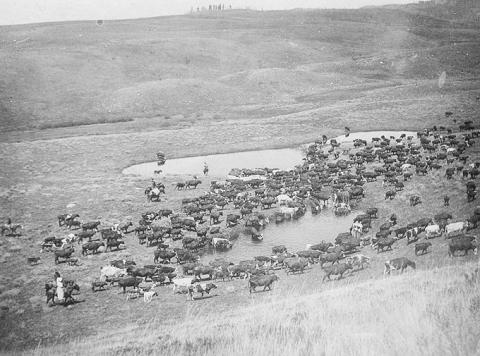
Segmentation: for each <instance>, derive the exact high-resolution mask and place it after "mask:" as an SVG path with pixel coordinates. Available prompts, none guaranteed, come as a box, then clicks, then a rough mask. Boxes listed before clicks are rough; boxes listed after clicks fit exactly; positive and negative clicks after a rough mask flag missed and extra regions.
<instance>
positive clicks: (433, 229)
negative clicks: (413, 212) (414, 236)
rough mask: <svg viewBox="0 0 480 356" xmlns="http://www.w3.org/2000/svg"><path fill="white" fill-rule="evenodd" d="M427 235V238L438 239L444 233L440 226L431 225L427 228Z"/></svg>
mask: <svg viewBox="0 0 480 356" xmlns="http://www.w3.org/2000/svg"><path fill="white" fill-rule="evenodd" d="M425 233H426V235H427V236H426V238H427V239H429V238H433V237H438V236H441V235H442V232H441V231H440V226H438V225H429V226H427V227H426V228H425Z"/></svg>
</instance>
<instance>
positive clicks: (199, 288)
mask: <svg viewBox="0 0 480 356" xmlns="http://www.w3.org/2000/svg"><path fill="white" fill-rule="evenodd" d="M216 288H217V286H216V285H215V284H213V283H207V284H197V285H196V286H195V287H194V286H190V287H189V288H188V290H189V293H188V294H189V295H190V298H191V300H194V298H193V292H194V291H196V292H197V293H200V294H201V295H202V298H203V295H204V294H205V293H207V294H210V291H211V290H212V289H216Z"/></svg>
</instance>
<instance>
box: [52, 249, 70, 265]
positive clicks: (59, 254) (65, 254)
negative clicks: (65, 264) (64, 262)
mask: <svg viewBox="0 0 480 356" xmlns="http://www.w3.org/2000/svg"><path fill="white" fill-rule="evenodd" d="M74 252H75V249H74V248H73V247H67V248H65V249H62V250H56V251H55V252H54V253H55V264H58V263H59V262H60V258H63V259H68V258H70V257H71V256H72V254H73V253H74Z"/></svg>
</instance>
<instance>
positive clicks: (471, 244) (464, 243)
mask: <svg viewBox="0 0 480 356" xmlns="http://www.w3.org/2000/svg"><path fill="white" fill-rule="evenodd" d="M477 247H478V244H477V242H476V241H475V239H473V241H472V239H470V238H468V237H458V238H455V239H453V240H452V241H450V242H449V244H448V255H449V256H450V257H454V256H455V252H456V251H464V252H465V253H464V256H466V255H467V254H468V251H469V250H472V251H473V254H474V255H476V254H477Z"/></svg>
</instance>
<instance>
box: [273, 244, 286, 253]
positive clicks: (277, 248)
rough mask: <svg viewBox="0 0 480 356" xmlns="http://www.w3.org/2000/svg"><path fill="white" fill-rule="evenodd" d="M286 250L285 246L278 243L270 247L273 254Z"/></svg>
mask: <svg viewBox="0 0 480 356" xmlns="http://www.w3.org/2000/svg"><path fill="white" fill-rule="evenodd" d="M285 252H287V248H286V247H285V246H284V245H279V246H273V247H272V253H273V254H275V255H276V254H278V253H285Z"/></svg>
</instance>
